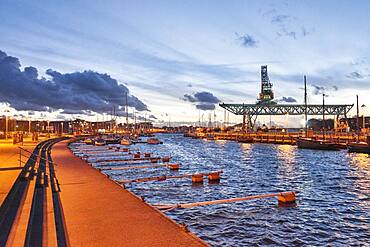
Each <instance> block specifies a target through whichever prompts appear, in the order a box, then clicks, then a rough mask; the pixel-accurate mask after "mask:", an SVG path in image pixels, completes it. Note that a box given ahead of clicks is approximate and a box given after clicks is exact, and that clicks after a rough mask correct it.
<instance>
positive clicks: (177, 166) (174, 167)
mask: <svg viewBox="0 0 370 247" xmlns="http://www.w3.org/2000/svg"><path fill="white" fill-rule="evenodd" d="M168 167H169V168H170V170H173V171H178V170H179V169H180V164H169V165H168Z"/></svg>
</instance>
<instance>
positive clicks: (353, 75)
mask: <svg viewBox="0 0 370 247" xmlns="http://www.w3.org/2000/svg"><path fill="white" fill-rule="evenodd" d="M346 77H347V78H349V79H355V80H360V79H364V78H365V77H366V75H363V74H361V73H359V72H357V71H354V72H352V73H349V74H348V75H346Z"/></svg>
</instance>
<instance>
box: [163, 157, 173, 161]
mask: <svg viewBox="0 0 370 247" xmlns="http://www.w3.org/2000/svg"><path fill="white" fill-rule="evenodd" d="M170 159H171V157H169V156H164V157H163V158H162V161H163V162H169V161H170Z"/></svg>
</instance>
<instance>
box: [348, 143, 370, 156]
mask: <svg viewBox="0 0 370 247" xmlns="http://www.w3.org/2000/svg"><path fill="white" fill-rule="evenodd" d="M348 152H350V153H364V154H370V145H368V144H359V143H352V144H348Z"/></svg>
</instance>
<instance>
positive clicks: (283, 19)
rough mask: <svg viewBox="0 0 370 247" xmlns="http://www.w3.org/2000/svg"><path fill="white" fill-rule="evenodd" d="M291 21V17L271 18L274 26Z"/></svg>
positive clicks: (277, 16)
mask: <svg viewBox="0 0 370 247" xmlns="http://www.w3.org/2000/svg"><path fill="white" fill-rule="evenodd" d="M289 19H291V17H290V16H289V15H275V16H273V17H272V18H271V22H272V23H274V24H280V23H284V22H286V21H289Z"/></svg>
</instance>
